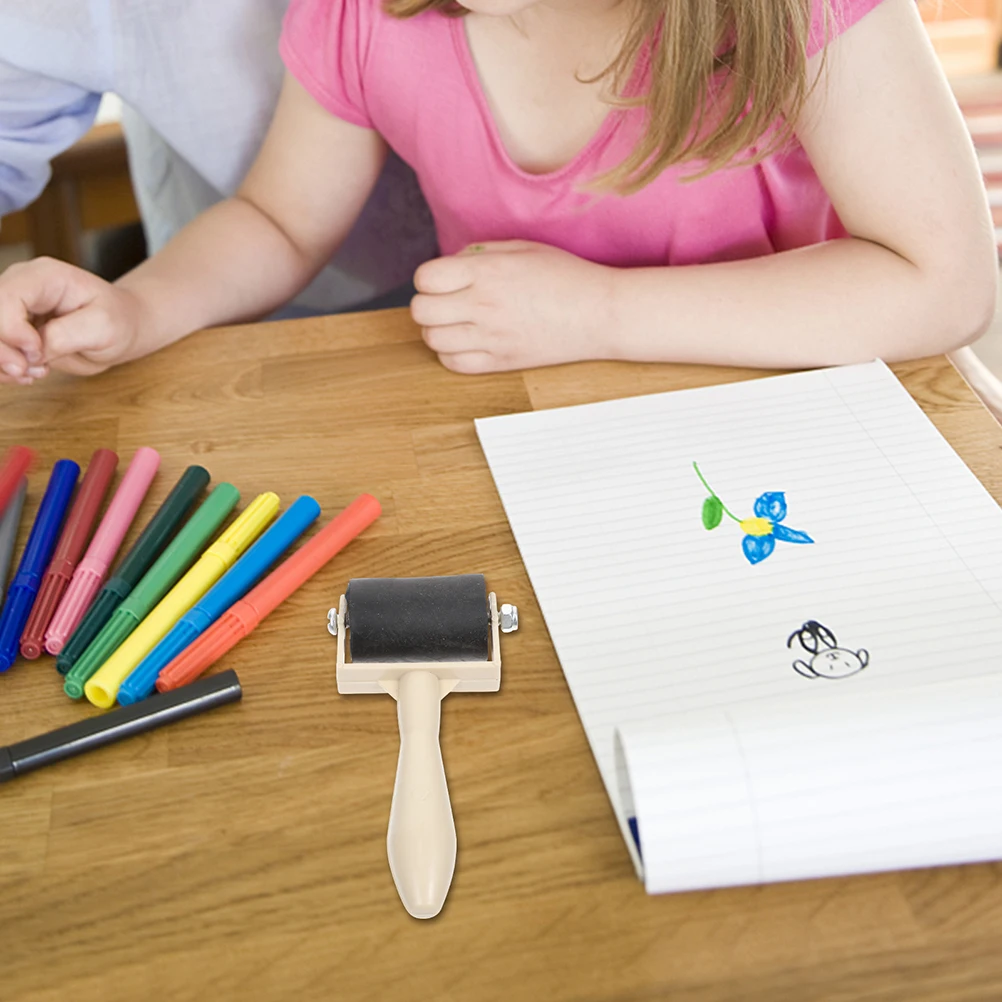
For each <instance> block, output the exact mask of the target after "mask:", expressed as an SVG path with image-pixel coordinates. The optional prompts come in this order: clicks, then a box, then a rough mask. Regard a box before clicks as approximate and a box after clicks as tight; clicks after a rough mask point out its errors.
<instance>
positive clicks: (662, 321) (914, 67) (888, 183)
mask: <svg viewBox="0 0 1002 1002" xmlns="http://www.w3.org/2000/svg"><path fill="white" fill-rule="evenodd" d="M820 62H821V59H820V57H816V58H815V59H813V60H812V66H811V69H812V71H813V72H814V73H817V72H818V70H819V64H820ZM825 69H826V73H825V78H824V79H823V80H822V81H821V82H820V83H819V85H818V87H817V88H816V90H815V91H814V94H813V96H812V98H811V99H810V101H809V102H808V105H807V107H806V109H805V112H804V114H803V116H802V118H801V120H800V121H799V122H798V123H796V133H797V136H798V138H799V139H800V141H801V142H802V144H803V146H804V148H805V149H806V151H807V153H808V155H809V156H810V158H811V161H812V163H813V165H814V167H815V170H816V171H817V173H818V176H819V177H820V179H821V182H822V183H823V185H824V187H825V189H826V190H827V192H828V194H829V197H830V198H831V200H832V202H833V203H834V206H835V208H836V210H837V211H838V214H839V216H840V218H841V220H842V222H843V224H844V225H845V227H846V229H847V230H848V231H849V233H850V234H851V237H850V238H849V239H842V240H833V241H831V242H829V243H825V244H819V245H816V246H812V247H806V248H802V249H799V250H795V251H786V252H782V253H779V254H775V255H770V256H768V257H760V258H754V259H750V260H745V261H736V262H731V263H726V264H706V265H693V266H688V267H670V268H669V267H656V268H637V269H615V268H606V267H602V266H599V265H595V264H591V263H588V262H585V261H582V260H581V259H579V258H576V257H573V256H572V255H570V254H566V253H564V252H562V251H559V250H555V249H554V248H550V247H544V246H542V245H539V244H524V243H518V242H511V243H503V244H487V245H484V246H482V247H480V248H471V249H469V250H467V251H466V252H464V253H463V254H460V255H457V256H454V257H452V258H442V259H440V260H438V261H432V262H429V263H427V264H425V265H423V266H422V267H421V268H420V269H419V271H418V273H417V276H416V280H415V281H416V284H417V287H418V289H419V290H420V293H421V294H420V295H419V296H417V298H416V299H415V300H414V303H413V305H412V312H413V314H414V317H415V319H416V321H417V322H418V323H419V324H421V325H423V326H424V328H425V340H426V341H427V342H428V344H429V346H430V347H431V348H432V349H434V350H435V351H436V352H438V353H439V356H440V357H441V359H442V361H443V363H444V364H445V365H447V366H448V367H449V368H452V369H455V370H457V371H460V372H484V371H489V370H493V369H510V368H523V367H528V366H535V365H547V364H553V363H556V362H566V361H574V360H577V359H584V358H618V359H631V360H638V361H665V362H699V363H709V364H716V365H750V366H763V367H770V368H793V367H804V366H815V365H830V364H838V363H844V362H857V361H862V360H868V359H872V358H875V357H882V358H885V359H887V360H889V361H891V360H895V359H902V358H916V357H920V356H924V355H932V354H936V353H939V352H944V351H950V350H952V349H954V348H957V347H959V346H961V345H964V344H968V343H970V342H971V341H973V340H975V339H976V338H977V337H978V336H979V335H980V334H981V333H983V331H984V330H985V327H986V326H987V324H988V322H989V320H990V318H991V316H992V311H993V309H994V304H995V287H996V281H997V267H998V266H997V258H996V249H995V240H994V233H993V227H992V222H991V217H990V214H989V210H988V205H987V199H986V197H985V192H984V186H983V183H982V179H981V174H980V171H979V168H978V163H977V159H976V157H975V154H974V149H973V147H972V144H971V140H970V137H969V135H968V133H967V130H966V127H965V125H964V122H963V119H962V117H961V115H960V113H959V111H958V110H957V107H956V104H955V102H954V99H953V97H952V95H951V93H950V90H949V87H948V85H947V83H946V80H945V79H944V77H943V74H942V71H941V70H940V67H939V64H938V63H937V61H936V57H935V55H934V53H933V51H932V46H931V44H930V43H929V40H928V37H927V36H926V33H925V29H924V28H923V26H922V23H921V21H920V19H919V16H918V13H917V11H916V8H915V3H914V0H884V2H883V3H882V4H880V5H879V6H878V7H877V8H875V9H874V10H873V11H872V12H871V13H869V14H868V15H867V16H866V17H864V18H863V19H862V20H860V21H859V22H858V23H857V24H856V25H854V26H853V27H852V28H851V29H849V30H848V31H846V32H845V33H844V34H843V35H841V36H840V37H839V38H837V39H836V40H835V41H834V42H833V43H832V44H831V45H830V46H829V49H828V53H827V60H826V67H825Z"/></svg>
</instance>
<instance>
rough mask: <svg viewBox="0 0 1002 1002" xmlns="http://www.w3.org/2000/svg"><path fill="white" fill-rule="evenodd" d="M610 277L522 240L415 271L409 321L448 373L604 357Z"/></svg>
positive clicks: (479, 247) (609, 271)
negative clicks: (419, 328)
mask: <svg viewBox="0 0 1002 1002" xmlns="http://www.w3.org/2000/svg"><path fill="white" fill-rule="evenodd" d="M615 275H616V270H615V269H613V268H608V267H605V266H604V265H598V264H593V263H591V262H589V261H583V260H582V259H581V258H579V257H575V256H574V255H573V254H568V253H567V252H566V251H562V250H557V249H556V248H555V247H548V246H546V245H544V244H536V243H529V242H527V241H523V240H513V241H506V242H503V243H488V244H474V245H473V246H472V247H468V248H467V249H466V250H464V251H462V252H461V253H459V254H456V255H454V256H453V257H443V258H438V259H437V260H435V261H429V262H427V263H426V264H423V265H421V267H420V268H418V270H417V274H416V275H415V276H414V284H415V286H416V287H417V290H418V295H416V296H415V297H414V299H413V301H412V302H411V315H412V316H413V317H414V320H415V322H416V323H418V324H420V325H421V327H422V328H423V336H424V340H425V343H426V344H427V345H428V347H429V348H431V350H432V351H434V352H436V353H437V354H438V357H439V359H440V361H441V362H442V364H443V365H444V366H445V367H446V368H447V369H452V370H453V372H463V373H479V372H500V371H503V370H506V369H526V368H533V367H536V366H542V365H556V364H558V363H560V362H577V361H581V360H582V359H589V358H609V357H611V355H610V347H609V345H610V339H609V337H608V331H609V330H610V325H609V322H608V318H609V314H610V313H611V308H612V295H613V292H612V289H613V280H614V277H615Z"/></svg>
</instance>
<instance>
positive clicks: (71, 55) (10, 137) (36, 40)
mask: <svg viewBox="0 0 1002 1002" xmlns="http://www.w3.org/2000/svg"><path fill="white" fill-rule="evenodd" d="M287 5H288V0H0V216H3V215H4V214H7V213H10V212H13V211H15V210H17V209H20V208H23V207H24V206H25V205H27V204H28V203H30V202H31V201H33V200H34V199H35V198H36V197H37V196H38V194H39V193H40V192H41V191H42V189H43V188H44V186H45V184H46V182H47V181H48V179H49V176H50V170H49V162H50V161H51V160H52V158H53V157H54V156H56V155H57V154H58V153H60V152H62V151H63V150H65V149H66V148H67V147H69V146H71V145H72V144H73V143H74V142H75V141H76V140H77V139H78V138H79V137H80V136H82V135H83V134H84V133H85V132H86V131H87V130H88V129H89V128H90V126H91V125H92V123H93V121H94V117H95V115H96V113H97V108H98V104H99V103H100V98H101V95H102V94H103V93H105V92H108V91H113V92H115V93H117V94H119V95H120V96H121V97H122V99H123V101H124V102H125V104H126V110H125V121H124V124H125V128H126V134H127V138H128V141H129V155H130V161H131V164H132V172H133V180H134V184H135V187H136V193H137V196H138V200H139V204H140V208H141V210H142V214H143V221H144V224H145V226H146V230H147V236H148V239H149V243H150V245H151V247H152V248H153V249H154V250H155V249H158V248H159V247H160V246H162V245H163V244H164V243H165V242H166V241H167V240H168V239H169V238H170V237H171V236H172V235H173V234H174V233H175V232H177V230H178V229H180V228H181V227H182V226H183V225H185V224H186V223H187V222H188V221H189V220H190V219H192V218H193V217H194V216H195V215H197V214H198V213H199V212H201V211H203V210H204V209H205V208H207V207H208V206H209V205H211V204H212V203H213V202H215V201H218V200H219V199H220V198H222V197H224V196H227V195H231V194H233V192H234V191H235V190H236V188H237V186H238V185H239V183H240V181H241V180H242V178H243V176H244V174H245V173H246V171H247V169H248V168H249V166H250V164H251V163H252V161H253V159H254V156H255V155H256V152H257V150H258V148H259V146H260V144H261V141H262V139H263V138H264V134H265V132H266V130H267V127H268V123H269V122H270V119H271V115H272V112H273V109H274V106H275V102H276V100H277V97H278V91H279V88H280V86H281V81H282V77H283V74H284V70H283V67H282V64H281V60H280V59H279V56H278V36H279V32H280V29H281V22H282V17H283V15H284V13H285V8H286V7H287ZM434 254H435V239H434V232H433V226H432V223H431V219H430V215H429V213H428V210H427V208H426V206H425V205H424V200H423V199H422V198H421V195H420V191H419V189H418V186H417V181H416V180H415V178H414V176H413V174H412V173H411V171H410V169H409V168H407V167H406V166H405V165H404V164H402V163H401V162H400V161H399V160H398V159H397V158H396V157H394V156H391V157H390V160H389V161H388V163H387V166H386V169H385V170H384V172H383V176H382V178H381V179H380V181H379V183H378V185H377V187H376V190H375V191H374V192H373V195H372V197H371V198H370V200H369V204H368V205H367V206H366V209H365V211H364V212H363V214H362V217H361V218H360V219H359V221H358V223H357V225H356V226H355V229H354V230H353V231H352V233H351V235H350V236H349V238H348V240H347V241H346V243H345V245H344V246H343V247H342V249H341V251H340V252H339V254H338V256H337V257H336V258H335V259H334V261H333V262H332V264H331V265H330V266H328V268H326V269H325V270H324V272H323V273H322V274H321V275H320V276H319V277H318V278H317V280H316V281H315V282H314V283H313V285H311V286H310V288H309V289H308V290H307V291H306V292H305V293H304V294H303V296H301V297H300V299H299V300H297V303H299V304H300V305H301V306H303V307H304V308H305V309H307V310H313V311H321V312H325V311H333V310H336V309H343V308H346V307H349V306H352V305H356V304H358V303H361V302H364V301H365V300H367V299H369V298H371V297H373V296H377V295H380V294H382V293H385V292H387V291H389V290H391V289H393V288H396V287H397V286H398V285H400V284H401V283H403V282H406V281H408V280H409V279H410V278H411V277H412V275H413V273H414V269H415V268H416V267H417V266H418V264H420V263H421V262H422V261H424V260H427V259H428V258H429V257H432V256H434Z"/></svg>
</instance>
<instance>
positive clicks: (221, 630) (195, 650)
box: [157, 494, 382, 692]
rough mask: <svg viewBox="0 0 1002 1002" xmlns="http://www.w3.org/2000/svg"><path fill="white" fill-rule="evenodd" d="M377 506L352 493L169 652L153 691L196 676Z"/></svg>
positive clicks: (366, 522)
mask: <svg viewBox="0 0 1002 1002" xmlns="http://www.w3.org/2000/svg"><path fill="white" fill-rule="evenodd" d="M381 512H382V508H381V507H380V505H379V502H378V501H377V500H376V499H375V498H374V497H373V496H372V495H371V494H362V495H361V496H359V497H357V498H355V500H354V501H352V503H351V504H350V505H348V507H347V508H345V510H344V511H343V512H341V514H340V515H338V516H337V518H335V519H333V520H332V521H330V522H328V523H327V525H325V526H324V527H323V529H321V530H320V532H318V533H317V534H316V535H315V536H314V537H313V538H312V539H311V540H310V541H309V542H307V543H304V544H303V546H301V547H300V548H299V549H298V550H297V551H296V552H295V553H294V554H293V555H292V556H291V557H289V559H288V560H286V561H285V562H284V563H282V564H281V565H280V566H279V567H278V569H277V570H274V571H272V573H271V574H269V575H268V576H267V577H266V578H265V579H264V580H263V581H262V582H261V583H260V584H259V585H258V586H257V587H256V588H253V589H252V590H251V591H249V592H248V593H247V595H245V596H244V598H242V599H240V601H239V602H234V603H233V605H232V606H230V608H229V609H227V610H226V612H224V613H223V615H222V616H221V617H220V618H219V619H218V620H217V621H216V622H215V623H213V625H212V626H210V627H209V629H208V630H206V631H205V633H203V634H202V635H201V636H200V637H199V638H198V639H197V640H196V641H195V642H194V643H193V644H192V645H191V646H190V647H188V648H187V649H185V650H184V651H182V652H181V653H180V654H179V655H178V656H177V657H176V658H174V660H173V661H171V663H170V664H169V665H167V667H166V668H164V670H163V671H162V672H160V675H159V677H158V678H157V689H158V691H160V692H169V691H170V690H171V689H177V688H178V687H179V686H182V685H185V684H187V683H188V682H193V681H194V680H195V679H196V678H198V676H199V675H201V674H202V672H204V671H205V669H206V668H208V667H209V665H211V664H213V663H214V662H216V661H218V660H219V659H220V658H221V657H222V656H223V655H224V654H225V653H226V652H227V651H228V650H230V649H231V648H233V647H235V646H236V644H237V643H238V642H239V641H240V640H243V638H244V637H246V636H247V634H248V633H250V632H251V630H253V629H254V628H255V627H256V626H257V625H258V623H260V622H261V620H262V619H264V618H265V616H267V615H268V614H269V613H270V612H273V611H274V610H275V609H276V608H277V607H278V606H279V605H281V604H282V603H283V602H284V601H285V600H286V599H287V598H288V597H289V596H290V595H291V594H292V593H293V592H294V591H295V590H296V589H297V588H299V587H300V586H301V585H303V584H304V583H305V582H306V581H308V580H309V579H310V578H311V577H313V575H314V574H316V572H317V571H318V570H320V568H321V567H323V566H324V564H326V563H327V562H328V561H329V560H330V559H331V558H332V557H333V556H334V555H335V554H336V553H338V552H339V551H340V550H342V549H344V547H345V546H347V545H348V544H349V543H350V542H351V541H352V540H353V539H354V538H355V537H356V536H357V535H358V534H359V533H360V532H361V531H362V530H363V529H366V528H368V526H370V525H372V523H373V522H375V521H376V519H377V518H379V515H380V513H381Z"/></svg>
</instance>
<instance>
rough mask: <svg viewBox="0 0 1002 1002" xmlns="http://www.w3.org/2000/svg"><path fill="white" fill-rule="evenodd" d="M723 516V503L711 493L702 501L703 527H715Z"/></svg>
mask: <svg viewBox="0 0 1002 1002" xmlns="http://www.w3.org/2000/svg"><path fill="white" fill-rule="evenodd" d="M723 517H724V504H723V502H722V501H721V500H720V498H718V497H717V495H716V494H711V495H710V496H709V497H708V498H707V499H706V500H705V501H704V502H703V528H704V529H716V527H717V526H718V525H720V520H721V519H722V518H723Z"/></svg>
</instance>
